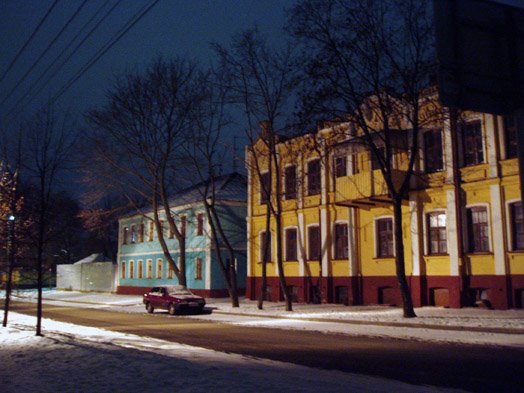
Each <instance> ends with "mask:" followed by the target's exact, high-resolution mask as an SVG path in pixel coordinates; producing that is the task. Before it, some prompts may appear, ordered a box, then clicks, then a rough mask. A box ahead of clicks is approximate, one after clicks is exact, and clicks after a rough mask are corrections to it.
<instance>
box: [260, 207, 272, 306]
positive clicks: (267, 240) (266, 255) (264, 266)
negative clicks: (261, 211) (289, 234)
mask: <svg viewBox="0 0 524 393" xmlns="http://www.w3.org/2000/svg"><path fill="white" fill-rule="evenodd" d="M268 203H269V201H268ZM264 237H265V239H264V243H265V247H264V255H262V282H261V283H260V294H259V296H258V309H259V310H262V308H263V306H264V300H265V299H266V295H267V262H268V261H269V258H270V255H271V250H269V247H268V246H269V244H270V242H271V209H270V207H269V204H268V205H267V206H266V233H265V236H264Z"/></svg>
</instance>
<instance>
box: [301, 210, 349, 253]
mask: <svg viewBox="0 0 524 393" xmlns="http://www.w3.org/2000/svg"><path fill="white" fill-rule="evenodd" d="M340 224H344V225H345V226H346V228H347V230H348V257H347V259H349V257H350V255H349V254H350V253H349V249H350V245H349V220H336V221H334V222H333V223H332V224H331V256H332V259H333V260H335V261H343V260H344V259H337V258H336V257H335V253H336V252H335V251H336V247H335V226H336V225H340ZM319 226H320V225H319ZM320 239H321V244H320V257H321V258H322V228H321V229H320ZM308 256H309V255H308Z"/></svg>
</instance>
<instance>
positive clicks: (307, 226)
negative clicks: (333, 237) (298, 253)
mask: <svg viewBox="0 0 524 393" xmlns="http://www.w3.org/2000/svg"><path fill="white" fill-rule="evenodd" d="M309 227H317V228H318V233H319V235H320V238H319V239H318V240H319V245H320V250H319V252H320V255H319V256H320V259H319V260H320V261H322V254H323V253H322V228H321V226H320V223H312V224H307V225H306V247H305V248H306V255H305V257H306V261H308V262H310V261H311V259H309ZM334 228H335V226H334V224H333V230H334ZM333 247H334V245H333Z"/></svg>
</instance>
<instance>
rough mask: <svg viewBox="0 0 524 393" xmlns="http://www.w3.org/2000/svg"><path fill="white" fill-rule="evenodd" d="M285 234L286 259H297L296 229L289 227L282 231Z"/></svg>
mask: <svg viewBox="0 0 524 393" xmlns="http://www.w3.org/2000/svg"><path fill="white" fill-rule="evenodd" d="M284 233H285V236H286V261H296V260H297V230H296V228H289V229H286V230H285V231H284Z"/></svg>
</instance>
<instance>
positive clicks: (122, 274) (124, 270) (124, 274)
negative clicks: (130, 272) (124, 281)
mask: <svg viewBox="0 0 524 393" xmlns="http://www.w3.org/2000/svg"><path fill="white" fill-rule="evenodd" d="M120 266H121V269H122V270H121V273H120V275H121V278H126V263H125V262H124V261H122V262H121V265H120Z"/></svg>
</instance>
